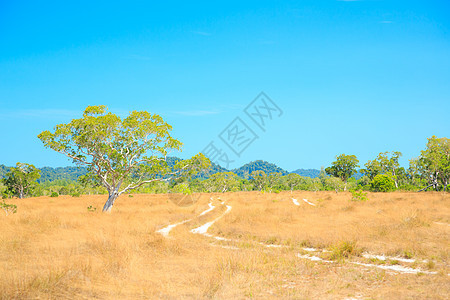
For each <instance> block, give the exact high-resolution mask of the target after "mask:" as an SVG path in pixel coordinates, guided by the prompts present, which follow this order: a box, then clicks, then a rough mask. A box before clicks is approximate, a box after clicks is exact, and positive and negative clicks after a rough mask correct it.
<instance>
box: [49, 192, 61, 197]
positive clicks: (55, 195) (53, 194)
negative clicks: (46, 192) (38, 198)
mask: <svg viewBox="0 0 450 300" xmlns="http://www.w3.org/2000/svg"><path fill="white" fill-rule="evenodd" d="M58 196H59V194H58V193H57V192H52V193H51V195H50V197H53V198H56V197H58Z"/></svg>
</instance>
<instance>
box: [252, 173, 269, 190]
mask: <svg viewBox="0 0 450 300" xmlns="http://www.w3.org/2000/svg"><path fill="white" fill-rule="evenodd" d="M250 182H251V183H252V184H253V187H254V189H256V190H258V191H261V190H262V189H263V188H264V187H265V186H266V185H267V174H266V172H264V171H262V170H258V171H253V172H252V174H251V178H250Z"/></svg>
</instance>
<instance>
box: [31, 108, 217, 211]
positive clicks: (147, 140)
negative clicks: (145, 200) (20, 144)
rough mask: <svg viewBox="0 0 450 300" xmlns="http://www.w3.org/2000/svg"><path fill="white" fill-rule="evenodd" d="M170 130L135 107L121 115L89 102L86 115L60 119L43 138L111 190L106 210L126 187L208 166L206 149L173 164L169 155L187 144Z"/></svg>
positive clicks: (172, 176) (176, 176)
mask: <svg viewBox="0 0 450 300" xmlns="http://www.w3.org/2000/svg"><path fill="white" fill-rule="evenodd" d="M171 130H172V126H170V125H169V124H167V123H166V122H164V121H163V119H162V118H161V117H160V116H158V115H156V114H154V115H152V114H150V113H148V112H146V111H133V112H131V113H130V114H129V116H128V117H126V118H124V119H121V118H120V117H119V116H117V115H115V114H112V113H111V112H108V111H107V108H106V106H104V105H100V106H88V107H87V108H86V110H85V111H84V114H83V117H82V118H80V119H74V120H72V121H71V122H70V123H67V124H59V125H57V126H56V127H55V131H54V132H53V133H52V132H50V131H48V130H47V131H44V132H42V133H41V134H39V135H38V138H39V139H40V140H41V141H42V142H43V143H44V146H45V147H47V148H50V149H53V150H55V151H57V152H59V153H62V154H64V155H66V156H67V157H69V158H71V159H72V160H73V162H74V163H76V164H78V165H84V166H87V167H88V170H89V172H92V173H94V174H95V175H96V176H97V177H98V179H99V180H100V182H101V184H102V185H103V186H104V187H105V188H106V189H107V191H108V194H109V197H108V200H107V201H106V203H105V205H104V207H103V211H104V212H110V211H111V208H112V206H113V205H114V202H115V200H116V199H117V197H119V196H120V195H121V194H123V193H124V192H126V191H129V190H133V189H136V188H138V187H140V186H142V185H144V184H148V183H152V182H156V181H169V180H173V179H175V178H179V177H182V176H184V177H187V176H192V175H194V174H196V173H198V172H199V171H201V170H203V169H206V168H209V166H210V162H209V160H208V159H207V158H206V157H205V156H204V155H203V154H201V153H199V154H197V155H195V156H194V157H192V158H191V159H188V160H181V161H177V162H176V163H175V165H173V166H169V164H168V163H167V155H168V154H169V153H170V151H181V148H182V145H183V144H182V143H181V142H180V141H179V140H177V139H175V138H173V137H172V136H171V135H170V131H171ZM123 186H124V187H123Z"/></svg>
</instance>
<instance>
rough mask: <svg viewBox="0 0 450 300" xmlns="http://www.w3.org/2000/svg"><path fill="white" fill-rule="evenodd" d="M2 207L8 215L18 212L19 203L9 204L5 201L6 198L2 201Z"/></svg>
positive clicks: (0, 205)
mask: <svg viewBox="0 0 450 300" xmlns="http://www.w3.org/2000/svg"><path fill="white" fill-rule="evenodd" d="M0 208H1V209H3V211H4V212H5V213H6V215H9V214H15V213H16V212H17V205H15V204H8V203H6V202H5V200H3V201H2V202H0Z"/></svg>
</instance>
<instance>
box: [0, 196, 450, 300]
mask: <svg viewBox="0 0 450 300" xmlns="http://www.w3.org/2000/svg"><path fill="white" fill-rule="evenodd" d="M198 196H199V197H198V198H197V200H196V202H195V203H189V202H186V203H181V204H183V205H177V203H174V202H173V201H172V200H171V199H170V198H169V196H168V195H133V196H129V195H123V196H121V197H120V198H119V199H118V200H117V201H116V205H115V206H114V208H113V211H112V213H111V214H103V213H101V208H102V205H103V203H104V201H105V200H106V196H105V195H100V196H82V197H80V198H72V197H70V196H60V197H58V198H50V197H39V198H29V199H23V200H19V199H13V200H10V201H9V202H10V203H14V204H16V205H17V206H18V212H17V214H14V215H9V216H5V214H3V212H2V211H0V213H2V215H0V228H1V230H0V271H1V272H0V298H2V299H66V298H67V299H155V298H156V299H199V298H200V299H202V298H214V299H246V298H255V299H280V298H281V299H448V298H449V297H450V276H449V273H450V267H449V258H450V251H449V250H450V249H449V237H450V236H449V234H450V196H449V195H448V194H443V193H400V192H399V193H386V194H385V193H376V194H375V193H369V194H368V198H369V200H368V201H365V202H354V201H351V200H350V199H351V197H352V196H351V194H350V193H339V194H336V193H334V192H300V191H299V192H294V193H292V194H291V193H290V192H283V193H279V194H262V193H259V192H239V193H225V194H201V195H198ZM293 198H294V199H295V200H293ZM303 199H306V200H307V201H308V202H309V203H308V202H307V201H305V200H303ZM178 204H180V203H178ZM88 206H93V207H96V208H97V210H96V211H89V210H88V209H87V207H88ZM185 220H190V221H187V222H185V223H183V224H179V225H178V226H174V227H171V229H172V230H171V231H170V232H169V229H168V228H167V227H166V226H168V225H171V224H176V223H179V222H182V221H185ZM213 221H215V222H214V223H210V222H213ZM205 224H206V225H205ZM208 226H209V227H208ZM165 228H166V229H165ZM158 230H162V231H161V232H157V231H158ZM191 230H193V232H194V233H193V232H191Z"/></svg>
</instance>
